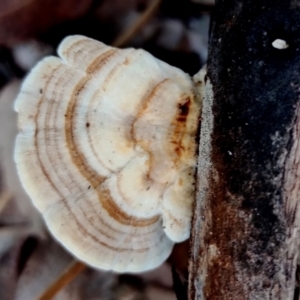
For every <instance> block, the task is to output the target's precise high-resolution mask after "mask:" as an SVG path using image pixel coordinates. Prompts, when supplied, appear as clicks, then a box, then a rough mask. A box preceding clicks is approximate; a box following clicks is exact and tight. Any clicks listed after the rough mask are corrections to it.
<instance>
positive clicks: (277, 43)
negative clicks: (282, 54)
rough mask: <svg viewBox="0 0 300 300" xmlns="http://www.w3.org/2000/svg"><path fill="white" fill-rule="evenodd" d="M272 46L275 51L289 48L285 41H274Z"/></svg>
mask: <svg viewBox="0 0 300 300" xmlns="http://www.w3.org/2000/svg"><path fill="white" fill-rule="evenodd" d="M272 46H273V47H274V48H276V49H279V50H283V49H286V48H288V47H289V45H288V44H287V43H286V41H285V40H281V39H276V40H275V41H273V42H272Z"/></svg>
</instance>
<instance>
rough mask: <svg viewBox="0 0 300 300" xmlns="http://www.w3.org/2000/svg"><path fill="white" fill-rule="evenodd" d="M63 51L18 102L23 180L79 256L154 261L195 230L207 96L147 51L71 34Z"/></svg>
mask: <svg viewBox="0 0 300 300" xmlns="http://www.w3.org/2000/svg"><path fill="white" fill-rule="evenodd" d="M58 54H59V56H60V58H57V57H48V58H45V59H44V60H42V61H41V62H40V63H39V64H38V65H37V66H36V67H35V68H34V69H33V70H32V71H31V73H30V74H29V76H28V77H27V78H26V80H25V81H24V83H23V86H22V89H21V92H20V94H19V96H18V98H17V100H16V104H15V109H16V111H17V112H18V113H19V130H20V133H19V135H18V137H17V141H16V148H15V161H16V164H17V168H18V172H19V175H20V178H21V181H22V183H23V186H24V187H25V189H26V190H27V192H28V194H29V195H30V197H31V199H32V201H33V203H34V204H35V206H36V207H37V208H38V209H39V211H40V212H41V213H42V214H43V217H44V219H45V221H46V223H47V226H48V228H49V230H50V231H51V232H52V234H53V235H54V236H55V237H56V238H57V239H58V240H59V241H60V242H61V243H62V244H63V245H64V246H65V247H66V248H67V249H68V250H69V251H70V252H72V253H73V254H74V255H75V256H76V257H77V258H78V259H80V260H82V261H84V262H86V263H87V264H89V265H91V266H94V267H98V268H101V269H106V270H114V271H117V272H142V271H145V270H148V269H152V268H155V267H157V266H158V265H159V264H161V263H162V262H163V261H164V260H165V259H166V258H167V257H168V256H169V254H170V252H171V250H172V247H173V244H174V242H181V241H183V240H185V239H187V238H188V237H189V233H190V220H191V215H192V203H193V200H194V181H195V179H194V175H195V168H196V147H197V145H196V142H195V140H196V139H195V137H196V133H197V127H198V122H199V114H200V110H201V96H200V95H199V94H197V96H195V93H194V83H193V80H192V79H191V78H190V77H189V76H188V75H187V74H185V73H184V72H182V71H181V70H179V69H177V68H174V67H171V66H169V65H167V64H166V63H164V62H162V61H160V60H158V59H156V58H154V57H153V56H152V55H150V54H149V53H147V52H145V51H143V50H135V49H125V50H119V49H116V48H112V47H109V46H106V45H104V44H102V43H100V42H97V41H94V40H92V39H89V38H86V37H83V36H71V37H67V38H66V39H65V40H64V41H63V42H62V43H61V45H60V46H59V49H58ZM41 89H42V91H43V93H40V90H41Z"/></svg>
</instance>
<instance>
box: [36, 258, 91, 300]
mask: <svg viewBox="0 0 300 300" xmlns="http://www.w3.org/2000/svg"><path fill="white" fill-rule="evenodd" d="M85 268H86V265H85V264H83V263H82V262H80V261H73V262H72V263H71V264H70V265H69V266H68V267H67V269H66V270H65V271H64V272H63V273H62V274H61V275H60V276H59V277H58V278H57V279H56V280H55V281H54V282H53V283H52V284H51V285H50V286H49V287H48V288H47V289H46V291H45V292H44V293H43V294H42V295H41V296H40V297H39V298H38V300H50V299H53V297H54V296H55V295H56V294H57V293H58V292H59V291H60V290H61V289H63V288H64V287H65V286H66V285H67V284H69V283H70V282H71V281H72V280H73V279H74V278H75V277H76V276H77V275H78V274H80V273H81V272H82V271H83V270H84V269H85Z"/></svg>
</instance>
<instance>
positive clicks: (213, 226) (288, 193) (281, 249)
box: [189, 0, 300, 300]
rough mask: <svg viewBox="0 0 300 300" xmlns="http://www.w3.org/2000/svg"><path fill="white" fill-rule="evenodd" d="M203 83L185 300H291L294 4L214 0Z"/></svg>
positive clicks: (296, 161) (297, 75) (298, 30)
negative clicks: (281, 43)
mask: <svg viewBox="0 0 300 300" xmlns="http://www.w3.org/2000/svg"><path fill="white" fill-rule="evenodd" d="M276 39H283V40H285V41H286V42H287V44H288V45H289V47H288V48H287V49H284V50H278V49H275V48H274V47H273V46H272V42H273V41H274V40H276ZM206 87H207V91H206V99H205V101H204V106H203V113H202V128H201V134H200V150H199V172H198V186H197V188H198V192H197V202H196V207H195V214H194V219H193V228H192V241H191V261H190V278H189V299H209V300H212V299H218V300H219V299H238V300H243V299H284V300H287V299H293V298H294V290H295V275H296V265H297V259H298V253H299V227H300V215H299V205H298V203H299V199H300V197H299V196H300V178H299V177H300V1H299V0H297V1H288V0H285V1H276V0H269V1H267V0H247V1H246V0H245V1H234V0H219V1H217V3H216V10H215V14H214V17H213V20H212V27H211V41H210V49H209V62H208V73H207V80H206Z"/></svg>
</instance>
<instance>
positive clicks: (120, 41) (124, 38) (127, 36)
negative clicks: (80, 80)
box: [112, 0, 161, 47]
mask: <svg viewBox="0 0 300 300" xmlns="http://www.w3.org/2000/svg"><path fill="white" fill-rule="evenodd" d="M160 3H161V0H153V1H152V2H151V4H150V5H149V7H148V8H147V9H146V10H145V12H144V13H143V14H142V15H141V16H140V18H138V20H137V21H136V22H134V23H133V24H132V25H131V26H130V27H129V28H127V29H126V30H125V31H124V32H123V33H121V35H120V36H118V37H117V38H116V39H115V41H114V42H113V43H112V46H114V47H121V46H124V45H126V44H127V43H128V42H129V41H130V40H131V39H132V38H133V37H134V36H135V35H136V34H137V32H138V31H139V30H140V29H141V28H142V27H143V26H144V25H145V24H146V23H147V22H148V21H149V20H150V19H151V17H152V16H153V15H154V13H155V12H156V11H157V9H158V8H159V5H160Z"/></svg>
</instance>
